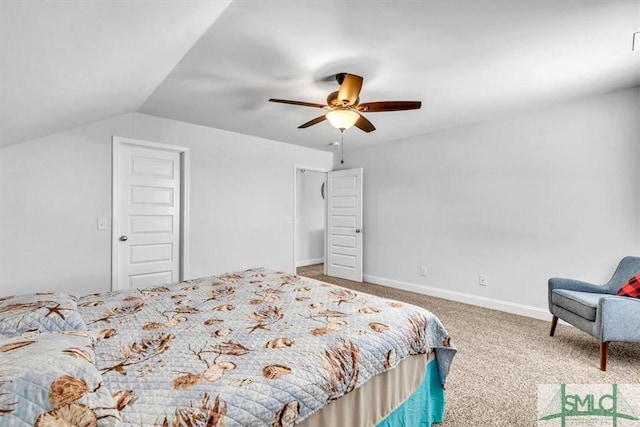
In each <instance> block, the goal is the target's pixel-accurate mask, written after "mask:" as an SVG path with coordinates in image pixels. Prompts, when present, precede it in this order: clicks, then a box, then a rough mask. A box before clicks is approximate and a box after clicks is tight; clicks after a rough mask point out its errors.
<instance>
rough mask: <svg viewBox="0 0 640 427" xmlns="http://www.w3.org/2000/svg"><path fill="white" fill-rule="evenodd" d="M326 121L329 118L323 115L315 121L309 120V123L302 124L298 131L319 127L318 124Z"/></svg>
mask: <svg viewBox="0 0 640 427" xmlns="http://www.w3.org/2000/svg"><path fill="white" fill-rule="evenodd" d="M325 120H327V116H326V115H324V114H323V115H322V116H319V117H316V118H315V119H313V120H309V121H308V122H307V123H303V124H301V125H300V126H298V129H304V128H308V127H309V126H313V125H317V124H318V123H320V122H322V121H325Z"/></svg>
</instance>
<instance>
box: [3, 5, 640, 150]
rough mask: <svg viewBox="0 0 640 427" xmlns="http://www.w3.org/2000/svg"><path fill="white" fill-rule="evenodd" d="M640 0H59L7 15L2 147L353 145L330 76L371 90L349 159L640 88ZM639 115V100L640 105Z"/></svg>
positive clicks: (9, 9) (365, 92) (364, 96)
mask: <svg viewBox="0 0 640 427" xmlns="http://www.w3.org/2000/svg"><path fill="white" fill-rule="evenodd" d="M637 31H640V0H589V1H577V0H566V1H558V0H458V1H450V0H424V1H414V0H407V1H404V0H366V1H365V0H360V1H354V0H351V1H348V0H309V1H290V0H270V1H264V0H234V1H231V0H210V1H182V2H174V1H171V2H169V1H162V0H155V1H134V0H131V1H114V2H105V1H101V0H86V1H82V2H80V1H73V0H57V1H49V2H45V1H12V0H2V2H0V55H1V56H0V67H1V68H0V72H1V76H0V78H1V81H0V84H1V86H0V90H1V93H0V95H1V96H0V139H1V143H2V145H7V144H12V143H16V142H20V141H24V140H28V139H32V138H37V137H40V136H45V135H48V134H51V133H54V132H58V131H62V130H65V129H69V128H72V127H75V126H80V125H84V124H88V123H91V122H93V121H96V120H100V119H104V118H107V117H110V116H114V115H118V114H123V113H129V112H140V113H145V114H151V115H155V116H160V117H166V118H170V119H175V120H181V121H185V122H189V123H194V124H199V125H204V126H210V127H215V128H220V129H226V130H230V131H233V132H239V133H243V134H249V135H255V136H260V137H264V138H269V139H273V140H277V141H282V142H287V143H291V144H299V145H304V146H307V147H311V148H318V149H323V150H331V149H332V148H330V147H328V146H327V144H328V143H329V142H331V141H335V140H337V139H339V132H338V131H337V130H336V129H333V128H332V127H331V126H330V125H329V124H328V123H326V122H323V123H320V124H318V125H315V126H312V127H310V128H308V129H303V130H301V129H297V126H298V125H300V124H302V123H304V122H306V121H308V120H310V119H312V118H314V117H316V116H318V115H320V114H322V112H323V111H322V110H318V109H313V108H307V107H297V106H291V105H284V104H274V103H269V102H267V100H268V99H269V98H272V97H273V98H285V99H295V100H302V101H308V102H314V103H324V102H325V99H326V97H327V95H328V94H329V92H332V91H334V90H337V89H338V85H337V83H336V82H335V80H334V79H333V78H332V76H334V75H335V74H336V73H340V72H348V73H353V74H358V75H361V76H363V77H364V86H363V89H362V92H361V96H360V97H361V100H362V101H381V100H419V101H422V109H420V110H414V111H404V112H389V113H369V114H368V115H367V117H368V118H369V119H370V120H371V121H372V122H373V123H374V124H375V126H376V127H377V130H376V131H374V132H371V133H368V134H367V133H364V132H362V131H360V130H358V129H355V128H354V129H349V130H347V131H346V132H345V135H344V137H345V143H346V144H347V147H351V148H353V147H361V146H365V145H369V144H375V143H383V142H387V141H391V140H394V139H398V138H403V137H408V136H413V135H421V134H426V133H429V132H434V131H437V130H441V129H446V128H451V127H456V126H461V125H464V124H468V123H473V122H478V121H484V120H491V119H493V118H495V117H498V116H504V115H506V114H511V113H513V112H517V111H525V110H527V109H532V108H541V107H544V106H545V105H549V104H553V103H558V102H563V101H567V100H571V99H575V98H580V97H584V96H589V95H593V94H597V93H602V92H607V91H612V90H616V89H621V88H625V87H633V86H638V85H640V47H637V49H636V51H635V52H633V51H632V50H631V46H632V38H633V33H634V32H637ZM639 102H640V100H639Z"/></svg>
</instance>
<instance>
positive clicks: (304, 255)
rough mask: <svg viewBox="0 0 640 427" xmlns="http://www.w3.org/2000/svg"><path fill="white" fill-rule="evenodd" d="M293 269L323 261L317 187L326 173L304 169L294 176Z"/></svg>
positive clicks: (321, 215)
mask: <svg viewBox="0 0 640 427" xmlns="http://www.w3.org/2000/svg"><path fill="white" fill-rule="evenodd" d="M296 177H297V185H296V191H297V194H296V205H297V206H296V209H297V211H296V239H297V240H296V266H298V267H300V266H305V265H312V264H318V263H321V262H324V217H325V206H324V199H323V198H322V195H321V193H320V188H321V186H322V184H323V183H324V181H325V177H326V174H325V173H323V172H315V171H311V170H307V171H306V173H301V172H298V173H297V174H296Z"/></svg>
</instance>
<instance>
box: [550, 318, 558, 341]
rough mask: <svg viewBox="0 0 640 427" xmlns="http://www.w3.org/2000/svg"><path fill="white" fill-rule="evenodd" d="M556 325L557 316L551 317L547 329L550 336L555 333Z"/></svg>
mask: <svg viewBox="0 0 640 427" xmlns="http://www.w3.org/2000/svg"><path fill="white" fill-rule="evenodd" d="M556 325H558V316H553V317H552V318H551V328H550V329H549V336H550V337H552V336H553V334H555V333H556Z"/></svg>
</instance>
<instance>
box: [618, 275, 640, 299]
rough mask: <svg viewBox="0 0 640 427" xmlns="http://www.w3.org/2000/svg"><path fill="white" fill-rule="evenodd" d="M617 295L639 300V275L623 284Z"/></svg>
mask: <svg viewBox="0 0 640 427" xmlns="http://www.w3.org/2000/svg"><path fill="white" fill-rule="evenodd" d="M617 295H619V296H622V297H632V298H640V274H637V275H635V276H633V277H632V278H631V279H629V280H627V281H626V282H624V284H623V285H622V287H621V288H620V290H619V291H618V293H617Z"/></svg>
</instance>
